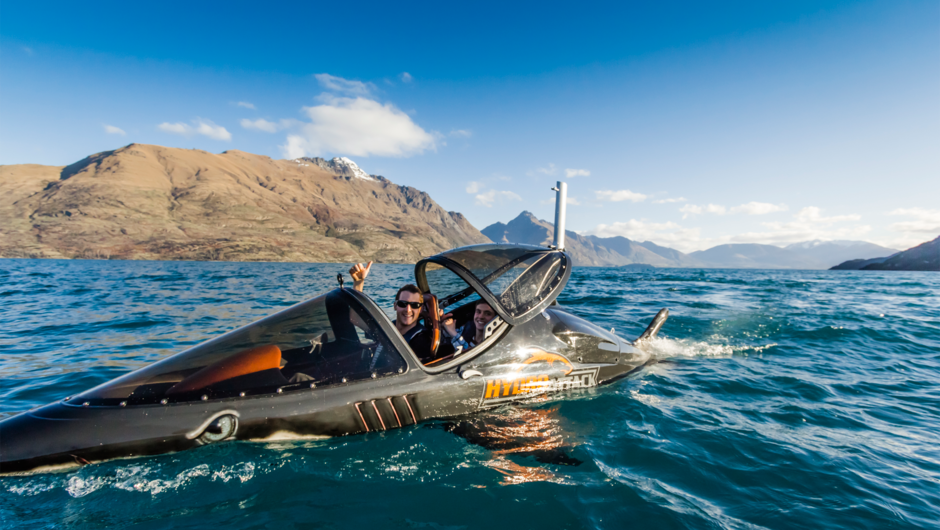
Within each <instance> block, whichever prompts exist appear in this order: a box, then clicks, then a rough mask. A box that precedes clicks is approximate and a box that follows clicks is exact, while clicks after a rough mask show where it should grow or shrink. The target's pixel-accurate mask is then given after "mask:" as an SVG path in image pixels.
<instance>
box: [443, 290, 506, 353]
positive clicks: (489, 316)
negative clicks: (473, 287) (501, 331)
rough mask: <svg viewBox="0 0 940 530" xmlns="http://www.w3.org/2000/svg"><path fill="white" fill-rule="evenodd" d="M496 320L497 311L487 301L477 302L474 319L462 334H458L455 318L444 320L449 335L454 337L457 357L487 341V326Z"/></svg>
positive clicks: (452, 342) (453, 341) (466, 325)
mask: <svg viewBox="0 0 940 530" xmlns="http://www.w3.org/2000/svg"><path fill="white" fill-rule="evenodd" d="M494 318H496V311H493V308H492V307H491V306H490V304H488V303H487V302H486V300H477V301H476V305H475V307H474V308H473V318H472V319H471V320H470V322H467V323H466V324H465V325H464V327H463V329H462V330H460V333H457V327H456V325H455V323H454V320H453V318H451V319H447V318H446V317H445V318H444V321H443V322H442V323H441V324H442V325H443V327H444V330H445V331H446V333H447V334H448V335H450V336H451V337H453V339H452V340H451V344H452V345H453V346H454V351H455V355H460V354H461V353H463V352H465V351H467V350H469V349H470V348H473V347H475V346H476V345H478V344H480V343H481V342H483V341H484V340H486V326H487V325H488V324H489V323H490V322H491V321H492V320H493V319H494Z"/></svg>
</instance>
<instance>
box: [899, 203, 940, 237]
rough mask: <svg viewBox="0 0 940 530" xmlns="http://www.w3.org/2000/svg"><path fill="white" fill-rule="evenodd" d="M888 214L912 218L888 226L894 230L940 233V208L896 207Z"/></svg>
mask: <svg viewBox="0 0 940 530" xmlns="http://www.w3.org/2000/svg"><path fill="white" fill-rule="evenodd" d="M888 215H897V216H903V217H911V218H913V220H910V221H901V222H899V223H894V224H892V225H891V226H890V229H891V230H894V231H895V232H919V233H924V234H940V210H928V209H926V208H898V209H897V210H892V211H891V212H889V213H888Z"/></svg>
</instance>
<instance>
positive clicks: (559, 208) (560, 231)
mask: <svg viewBox="0 0 940 530" xmlns="http://www.w3.org/2000/svg"><path fill="white" fill-rule="evenodd" d="M552 191H554V192H555V240H554V241H553V242H552V246H551V247H550V248H553V249H556V250H565V210H566V208H567V206H568V184H567V183H565V182H562V181H560V180H559V181H558V182H557V183H556V185H555V187H554V188H552Z"/></svg>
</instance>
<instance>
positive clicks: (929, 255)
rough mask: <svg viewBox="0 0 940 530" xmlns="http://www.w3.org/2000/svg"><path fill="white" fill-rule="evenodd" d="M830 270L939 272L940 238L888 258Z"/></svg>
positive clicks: (847, 263)
mask: <svg viewBox="0 0 940 530" xmlns="http://www.w3.org/2000/svg"><path fill="white" fill-rule="evenodd" d="M832 270H865V271H940V237H937V238H936V239H934V240H932V241H928V242H926V243H922V244H920V245H917V246H916V247H913V248H909V249H907V250H905V251H904V252H898V253H895V254H892V255H890V256H885V257H882V258H873V259H853V260H849V261H846V262H844V263H840V264H839V265H836V266H835V267H833V268H832Z"/></svg>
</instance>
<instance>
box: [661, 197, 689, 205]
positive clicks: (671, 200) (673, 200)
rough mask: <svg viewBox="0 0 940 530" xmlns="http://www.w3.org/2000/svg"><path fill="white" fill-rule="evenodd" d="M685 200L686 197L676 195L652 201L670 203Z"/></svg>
mask: <svg viewBox="0 0 940 530" xmlns="http://www.w3.org/2000/svg"><path fill="white" fill-rule="evenodd" d="M686 200H687V199H686V198H685V197H676V198H673V199H659V200H656V201H653V204H670V203H674V202H685V201H686Z"/></svg>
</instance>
